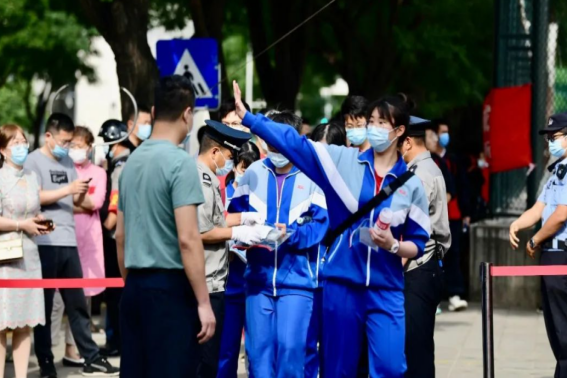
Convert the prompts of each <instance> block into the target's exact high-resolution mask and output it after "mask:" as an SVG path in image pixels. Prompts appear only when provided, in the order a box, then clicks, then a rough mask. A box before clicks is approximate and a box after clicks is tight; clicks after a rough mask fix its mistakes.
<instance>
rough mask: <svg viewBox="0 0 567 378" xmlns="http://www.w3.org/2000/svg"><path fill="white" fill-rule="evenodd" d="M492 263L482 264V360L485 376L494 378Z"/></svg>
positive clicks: (485, 377)
mask: <svg viewBox="0 0 567 378" xmlns="http://www.w3.org/2000/svg"><path fill="white" fill-rule="evenodd" d="M491 266H492V264H491V263H487V262H483V263H481V264H480V279H481V282H482V361H483V373H484V374H483V377H484V378H494V323H493V319H492V275H491V274H490V267H491Z"/></svg>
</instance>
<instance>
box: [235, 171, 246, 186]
mask: <svg viewBox="0 0 567 378" xmlns="http://www.w3.org/2000/svg"><path fill="white" fill-rule="evenodd" d="M243 177H244V175H243V174H240V173H235V174H234V182H235V183H237V184H238V185H240V181H242V178H243Z"/></svg>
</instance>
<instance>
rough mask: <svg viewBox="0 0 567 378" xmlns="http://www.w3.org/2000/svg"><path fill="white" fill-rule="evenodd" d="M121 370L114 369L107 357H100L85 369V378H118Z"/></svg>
mask: <svg viewBox="0 0 567 378" xmlns="http://www.w3.org/2000/svg"><path fill="white" fill-rule="evenodd" d="M119 374H120V370H119V369H118V368H115V367H113V366H112V365H111V364H110V362H108V360H107V359H106V357H102V356H99V357H98V358H97V359H96V360H94V361H93V362H91V363H90V364H86V365H85V367H84V368H83V375H84V376H85V377H118V375H119Z"/></svg>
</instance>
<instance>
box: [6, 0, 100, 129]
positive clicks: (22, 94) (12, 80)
mask: <svg viewBox="0 0 567 378" xmlns="http://www.w3.org/2000/svg"><path fill="white" fill-rule="evenodd" d="M93 35H94V31H93V30H92V29H89V28H86V27H85V26H84V25H83V24H81V23H80V22H79V21H78V20H77V18H76V17H75V16H74V15H73V14H70V13H68V12H66V11H65V10H62V9H56V7H55V6H54V4H53V2H51V1H49V0H2V1H0V56H1V57H2V58H1V59H0V98H1V99H2V105H1V109H2V110H1V111H0V123H4V122H18V123H21V124H22V125H23V126H25V127H28V128H30V129H32V130H33V131H34V133H35V134H37V133H38V130H39V127H40V124H41V122H42V120H43V117H44V114H45V101H46V100H47V96H48V95H49V93H48V92H49V91H50V90H51V88H53V89H56V88H58V87H59V86H61V85H63V84H66V83H73V82H75V81H76V80H77V79H78V78H79V77H80V76H83V75H84V76H87V77H88V78H89V79H91V80H92V79H94V76H93V70H92V68H91V67H89V66H88V64H87V63H86V61H85V57H86V56H87V55H88V54H91V53H92V51H91V37H92V36H93ZM32 80H36V83H43V84H44V88H43V89H41V88H40V89H39V91H40V92H41V93H40V95H39V96H34V94H33V93H32ZM46 92H47V93H46ZM46 95H47V96H46ZM8 104H10V106H8ZM24 114H25V116H24ZM36 139H38V138H36Z"/></svg>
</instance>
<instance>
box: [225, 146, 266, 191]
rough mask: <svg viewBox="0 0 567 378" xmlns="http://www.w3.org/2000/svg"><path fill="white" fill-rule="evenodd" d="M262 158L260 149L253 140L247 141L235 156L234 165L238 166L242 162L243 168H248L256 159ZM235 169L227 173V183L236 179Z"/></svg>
mask: <svg viewBox="0 0 567 378" xmlns="http://www.w3.org/2000/svg"><path fill="white" fill-rule="evenodd" d="M258 160H260V150H259V149H258V147H257V146H256V145H255V144H254V143H252V142H246V143H244V144H243V145H242V147H241V149H240V151H239V152H238V154H237V155H236V156H235V157H234V167H236V166H238V164H240V163H241V162H242V166H243V168H248V167H249V166H251V165H252V164H253V163H254V162H255V161H258ZM234 176H235V174H234V171H231V172H230V173H229V174H228V175H226V179H225V184H226V185H228V184H230V182H231V181H232V180H234Z"/></svg>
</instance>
